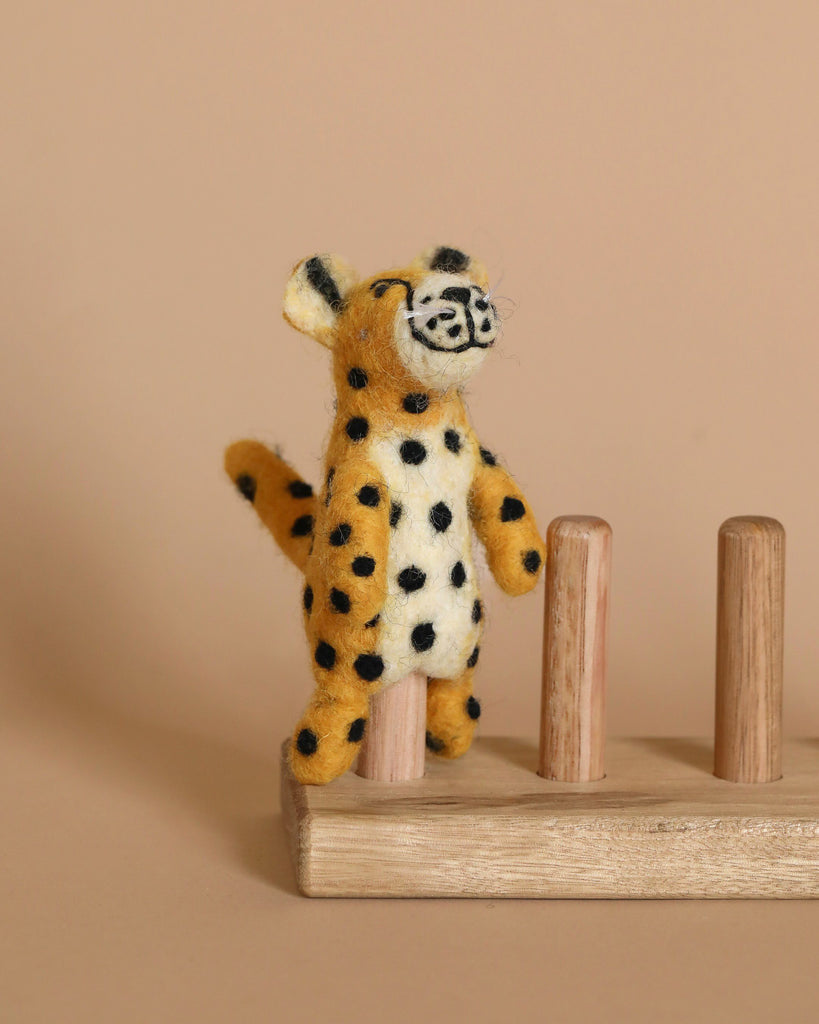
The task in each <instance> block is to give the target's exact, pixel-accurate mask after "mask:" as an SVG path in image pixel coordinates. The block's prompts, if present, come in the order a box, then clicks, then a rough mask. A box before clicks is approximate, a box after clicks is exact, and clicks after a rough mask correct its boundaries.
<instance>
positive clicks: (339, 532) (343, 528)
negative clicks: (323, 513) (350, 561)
mask: <svg viewBox="0 0 819 1024" xmlns="http://www.w3.org/2000/svg"><path fill="white" fill-rule="evenodd" d="M352 532H353V528H352V526H350V524H349V523H339V524H338V526H337V527H336V528H335V530H333V531H332V533H331V534H330V543H331V544H332V545H333V547H334V548H340V547H342V546H343V545H344V544H346V543H347V541H348V540H349V539H350V534H351V533H352Z"/></svg>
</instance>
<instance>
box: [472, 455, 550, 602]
mask: <svg viewBox="0 0 819 1024" xmlns="http://www.w3.org/2000/svg"><path fill="white" fill-rule="evenodd" d="M487 458H488V459H489V460H490V461H487ZM469 511H470V517H471V519H472V525H473V526H474V528H475V532H476V533H477V535H478V538H479V539H480V541H481V543H482V544H483V546H484V547H485V548H486V557H487V561H488V562H489V568H490V570H491V572H492V575H493V576H494V577H495V581H496V583H497V584H498V586H499V587H500V588H501V590H503V591H505V592H506V593H507V594H511V595H512V596H513V597H517V596H518V595H520V594H526V593H528V592H529V591H530V590H531V589H532V587H534V585H535V584H536V583H537V580H538V576H539V575H540V570H541V567H542V566H543V560H544V558H545V555H546V546H545V544H544V543H543V539H542V537H541V535H540V532H539V531H538V528H537V523H536V522H535V517H534V515H533V514H532V509H531V508H530V506H529V502H528V501H527V500H526V498H525V497H524V496H523V495H522V494H521V492H520V490H519V488H518V487H517V486H516V484H515V482H514V480H513V479H512V477H511V476H510V475H509V474H508V473H507V472H506V470H505V469H503V468H502V467H501V466H499V465H498V464H497V462H496V461H495V460H494V457H492V456H490V455H489V453H486V456H485V457H484V459H483V460H482V461H481V464H480V466H479V467H478V469H477V471H476V473H475V477H474V479H473V481H472V489H471V491H470V494H469Z"/></svg>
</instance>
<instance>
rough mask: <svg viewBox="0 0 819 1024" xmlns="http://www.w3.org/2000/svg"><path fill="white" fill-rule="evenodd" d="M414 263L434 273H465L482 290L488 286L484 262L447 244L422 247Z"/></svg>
mask: <svg viewBox="0 0 819 1024" xmlns="http://www.w3.org/2000/svg"><path fill="white" fill-rule="evenodd" d="M414 265H415V266H417V267H418V268H419V269H421V270H427V271H429V270H432V271H435V272H436V273H442V274H466V275H467V276H469V277H471V278H472V280H473V281H474V282H475V284H477V285H480V287H481V288H483V290H484V291H486V289H487V288H488V287H489V275H488V274H487V272H486V267H485V266H484V264H483V263H482V262H481V261H480V260H478V259H475V257H474V256H468V255H467V254H466V253H465V252H463V251H462V250H461V249H453V248H451V247H450V246H448V245H433V246H431V247H430V248H429V249H424V251H423V252H422V253H421V255H420V256H419V257H418V259H416V260H415V263H414Z"/></svg>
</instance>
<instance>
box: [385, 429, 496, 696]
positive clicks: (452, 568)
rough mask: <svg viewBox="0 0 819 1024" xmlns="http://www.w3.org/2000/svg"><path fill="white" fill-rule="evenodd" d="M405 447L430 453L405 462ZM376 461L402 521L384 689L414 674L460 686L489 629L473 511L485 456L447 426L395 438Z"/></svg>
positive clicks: (393, 537) (395, 544) (391, 580)
mask: <svg viewBox="0 0 819 1024" xmlns="http://www.w3.org/2000/svg"><path fill="white" fill-rule="evenodd" d="M446 431H449V433H448V434H447V435H446V437H447V438H448V440H449V444H447V442H446V440H445V432H446ZM456 438H457V440H456ZM406 442H410V443H411V444H412V445H413V447H414V451H413V452H411V454H412V455H413V456H414V458H416V459H417V458H418V455H419V453H420V451H421V447H422V448H423V451H424V453H425V454H424V457H423V459H422V461H420V462H418V463H417V464H413V463H412V462H407V461H406V459H405V458H404V457H402V445H405V443H406ZM456 448H457V449H458V450H457V451H456V450H455V449H456ZM371 458H372V460H373V462H374V463H375V464H376V466H377V467H378V469H379V470H380V472H381V475H382V477H383V480H384V483H385V484H386V487H387V491H388V494H389V501H390V503H391V510H392V519H393V521H395V525H394V526H392V527H391V528H390V541H389V551H388V557H387V593H386V598H385V601H384V605H383V607H382V609H381V620H380V623H379V625H380V636H379V652H380V654H381V657H382V658H383V661H384V674H383V676H382V680H383V684H384V685H385V686H388V685H390V684H391V683H394V682H396V681H397V680H399V679H401V678H403V676H405V675H407V673H409V672H423V673H424V674H425V675H427V676H429V677H430V678H432V677H435V678H442V679H456V678H458V677H459V676H461V675H462V674H463V672H464V670H465V669H466V667H467V661H468V659H469V658H470V656H471V655H472V652H473V651H474V649H475V647H476V646H477V643H478V638H479V636H480V631H481V624H482V623H481V618H482V615H481V612H480V604H477V605H476V602H477V601H478V599H479V598H478V580H477V572H476V568H475V559H474V557H473V552H472V543H473V542H472V537H473V533H472V528H471V525H470V521H469V514H468V510H467V499H468V495H469V489H470V486H471V482H472V477H473V473H474V469H475V465H476V460H477V458H478V453H477V451H475V450H474V444H473V443H471V442H470V441H469V440H468V439H467V438H466V437H465V436H464V434H463V432H462V431H461V430H459V429H457V428H454V427H448V426H447V425H446V424H444V425H442V426H440V427H436V428H434V429H431V430H415V431H412V432H411V433H407V432H399V431H395V432H392V433H390V434H388V435H387V436H385V437H383V438H381V439H380V440H379V441H378V442H377V443H376V444H375V445H374V446H373V450H372V453H371ZM476 619H477V620H478V621H475V620H476Z"/></svg>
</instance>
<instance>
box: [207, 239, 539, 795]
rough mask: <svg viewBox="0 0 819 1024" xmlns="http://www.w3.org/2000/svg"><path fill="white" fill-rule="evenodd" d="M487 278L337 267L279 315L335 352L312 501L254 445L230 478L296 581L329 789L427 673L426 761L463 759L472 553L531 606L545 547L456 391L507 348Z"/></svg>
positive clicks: (304, 754) (297, 277) (319, 772)
mask: <svg viewBox="0 0 819 1024" xmlns="http://www.w3.org/2000/svg"><path fill="white" fill-rule="evenodd" d="M486 289H487V279H486V272H485V270H484V268H483V266H482V264H481V263H480V262H479V261H477V260H475V259H473V258H470V257H469V256H467V255H466V254H465V253H463V252H461V251H460V250H457V249H451V248H447V247H440V246H439V247H436V248H433V249H429V250H427V251H425V252H424V253H422V254H421V256H419V257H418V258H417V259H416V260H414V261H413V262H412V263H411V264H410V265H409V266H407V267H404V268H401V269H399V270H391V271H388V272H385V273H383V274H378V275H377V276H375V277H372V278H369V279H367V280H365V281H362V282H359V281H358V278H357V276H356V274H355V273H354V271H353V270H352V269H351V268H350V267H349V266H348V265H347V264H346V263H344V261H343V260H341V259H340V258H339V257H336V256H313V257H311V258H309V259H306V260H303V261H302V262H301V263H299V264H298V265H297V266H296V267H295V269H294V271H293V274H292V276H291V278H290V281H289V283H288V285H287V288H286V291H285V301H284V315H285V318H286V319H287V320H288V321H289V322H290V323H291V324H292V325H293V326H294V327H296V328H297V329H299V330H301V331H303V332H304V333H306V334H309V335H311V336H312V337H314V338H315V339H316V340H318V341H320V342H321V344H323V345H325V346H326V347H327V348H329V349H330V350H331V351H332V353H333V375H334V381H335V388H336V397H337V407H336V417H335V420H334V422H333V426H332V430H331V434H330V439H329V443H328V447H327V452H326V456H325V459H324V481H323V485H322V489H321V492H320V494H319V495H318V496H315V495H314V494H313V489H312V487H311V486H310V485H309V484H307V483H305V482H304V481H303V480H302V479H301V477H300V476H299V475H298V474H297V473H296V472H295V471H294V470H293V469H292V468H291V467H290V466H288V465H287V464H286V463H285V462H284V461H283V460H282V459H281V458H280V457H279V456H277V455H276V454H274V453H273V452H271V451H269V450H268V449H267V448H265V447H264V446H263V445H261V444H259V443H258V442H256V441H240V442H237V443H236V444H234V445H231V446H230V448H228V450H227V453H226V456H225V468H226V469H227V472H228V474H229V475H230V478H231V479H232V480H233V482H234V483H235V484H236V486H237V488H238V489H239V491H240V492H241V494H242V495H243V496H244V497H245V498H247V500H248V501H250V502H251V503H252V504H253V506H254V508H255V509H256V511H257V513H258V515H259V517H260V518H261V519H262V521H263V522H264V524H265V525H266V526H267V527H268V529H269V530H270V531H271V533H272V534H273V536H274V537H275V539H276V541H277V542H278V544H279V545H280V546H281V548H282V550H283V551H284V553H285V554H286V555H287V556H288V558H290V559H291V561H293V562H294V564H295V565H297V566H298V567H299V568H300V569H301V570H302V571H303V572H304V574H305V584H304V589H303V592H302V608H303V614H304V624H305V631H306V633H307V638H308V643H309V647H310V657H311V663H312V669H313V676H314V681H315V691H314V694H313V697H312V699H311V700H310V703H309V704H308V706H307V709H306V710H305V712H304V715H303V716H302V718H301V720H300V722H299V723H298V725H297V726H296V729H295V731H294V734H293V741H292V744H291V751H290V758H291V765H292V769H293V772H294V774H295V776H296V778H297V779H299V781H301V782H303V783H312V784H322V783H326V782H329V781H330V780H332V779H334V778H336V777H337V776H338V775H340V774H342V773H343V772H345V771H346V770H347V769H348V768H349V767H350V766H351V764H352V763H353V761H354V760H355V757H356V755H357V753H358V749H359V745H360V743H361V740H362V739H363V737H364V734H365V730H366V724H367V720H368V717H369V700H370V697H371V695H372V694H373V693H375V692H377V691H378V690H379V689H381V688H382V687H384V686H389V685H391V684H392V683H394V682H396V681H397V680H399V679H401V678H403V677H404V676H405V675H407V674H408V673H410V672H423V673H424V674H425V675H426V676H427V678H428V679H429V684H428V691H427V746H428V747H429V749H430V750H431V751H432V752H433V753H435V754H438V755H440V756H442V757H458V756H460V755H461V754H463V753H464V752H465V751H466V750H468V749H469V745H470V743H471V742H472V736H473V733H474V730H475V726H476V723H477V720H478V718H479V716H480V705H479V703H478V701H477V700H476V699H475V698H474V696H473V695H472V682H473V676H474V671H475V666H476V665H477V662H478V658H479V655H480V638H481V632H482V629H483V619H484V615H483V605H482V603H481V598H480V594H479V591H478V579H477V572H476V568H475V560H474V557H473V541H474V538H475V537H477V539H479V540H480V541H481V543H482V544H483V545H484V547H485V548H486V553H487V560H488V564H489V568H490V570H491V572H492V574H493V576H494V577H495V579H496V581H497V583H498V584H499V586H500V587H501V588H502V589H503V590H504V591H506V593H508V594H512V595H517V594H524V593H526V592H527V591H529V590H531V589H532V587H533V586H534V585H535V583H536V582H537V579H538V576H539V574H540V571H541V568H542V565H543V559H544V555H545V548H544V544H543V541H542V539H541V536H540V533H539V531H538V529H537V524H536V523H535V519H534V516H533V514H532V510H531V508H530V506H529V504H528V502H527V501H526V499H525V498H524V496H523V495H522V494H521V493H520V490H519V489H518V487H517V486H516V484H515V483H514V481H513V480H512V478H511V477H510V475H509V474H508V473H507V472H506V470H505V469H504V468H503V467H502V466H501V465H500V464H499V461H498V459H497V458H496V457H495V456H494V455H493V454H492V453H491V452H490V451H488V450H487V449H486V448H484V447H482V446H481V444H480V443H479V441H478V439H477V437H476V436H475V433H474V431H473V429H472V426H471V424H470V422H469V418H468V416H467V412H466V408H465V405H464V402H463V398H462V394H461V389H462V386H463V384H464V383H465V382H466V380H467V379H468V378H469V377H470V376H471V375H472V373H474V372H475V371H476V370H477V369H478V368H479V366H480V365H481V364H482V363H483V361H484V359H485V357H486V354H487V352H488V351H489V349H490V348H491V347H492V346H493V345H494V343H495V340H496V338H497V336H498V332H499V327H500V323H499V318H498V314H497V310H496V309H495V306H494V304H493V303H492V301H491V295H488V294H487V291H486Z"/></svg>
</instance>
